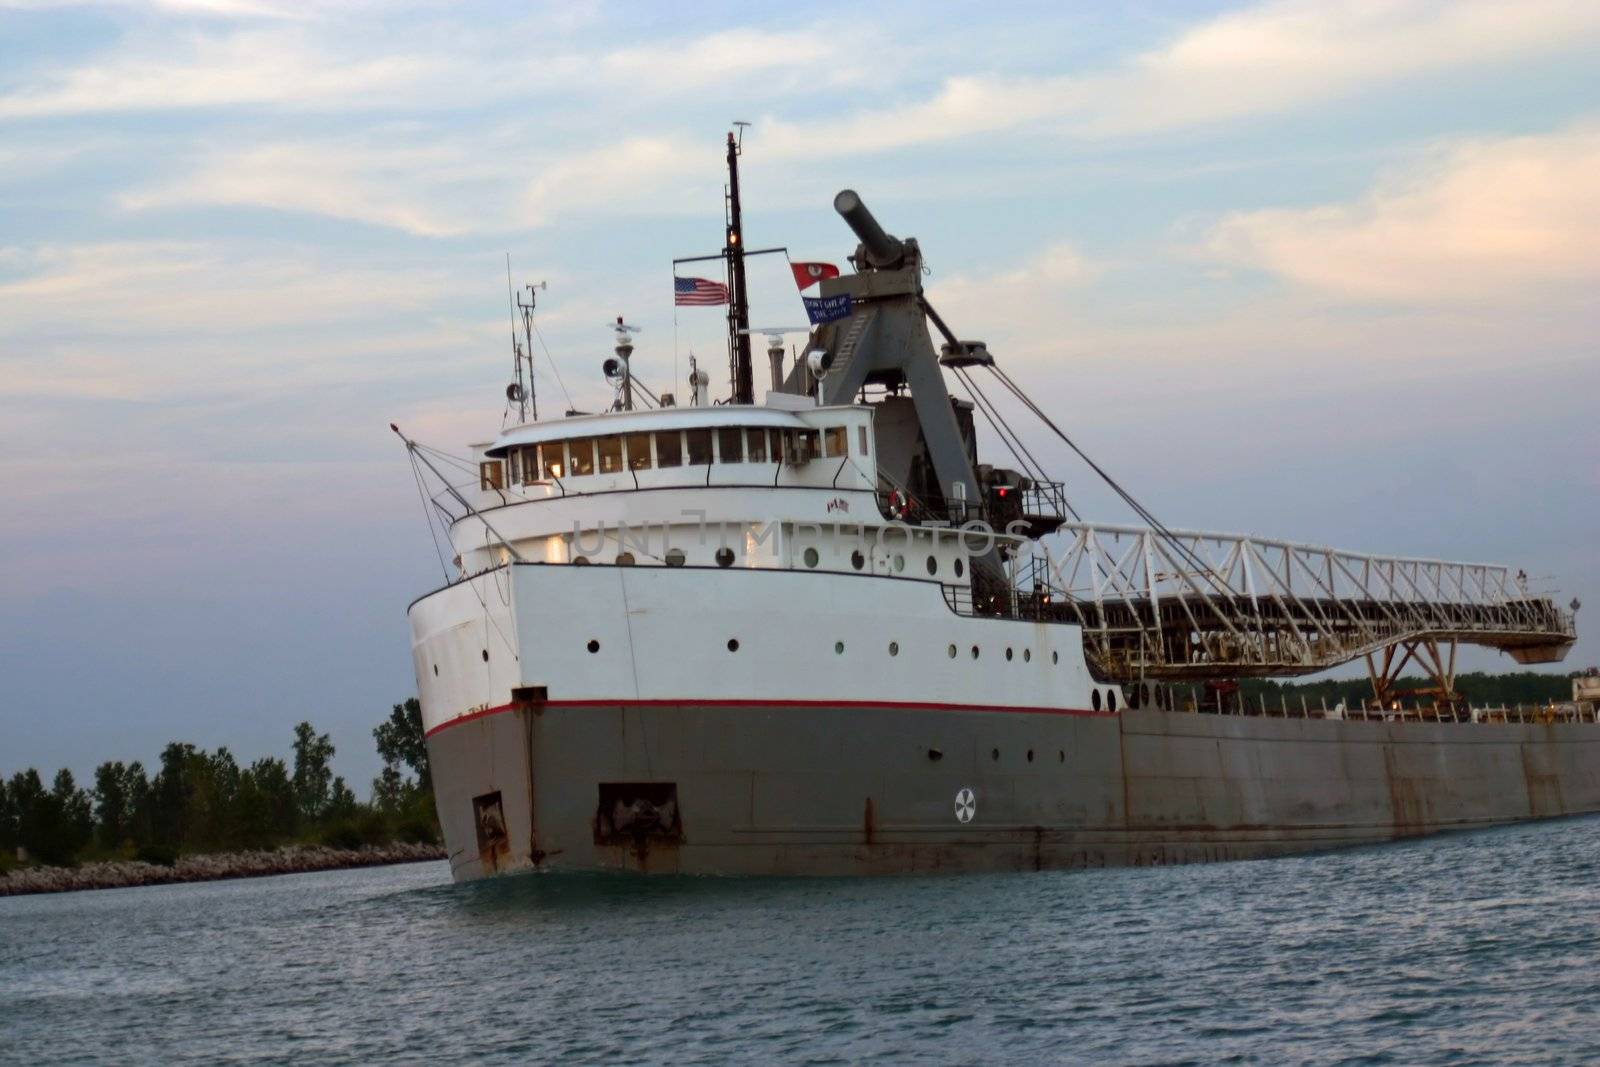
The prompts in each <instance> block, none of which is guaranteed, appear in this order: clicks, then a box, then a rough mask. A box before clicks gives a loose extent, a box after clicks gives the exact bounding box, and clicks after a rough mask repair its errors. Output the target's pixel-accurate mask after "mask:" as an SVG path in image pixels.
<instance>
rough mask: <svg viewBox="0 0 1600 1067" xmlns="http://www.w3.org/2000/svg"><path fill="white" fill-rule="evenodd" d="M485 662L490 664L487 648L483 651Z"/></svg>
mask: <svg viewBox="0 0 1600 1067" xmlns="http://www.w3.org/2000/svg"><path fill="white" fill-rule="evenodd" d="M483 662H485V663H488V662H489V650H488V649H487V648H486V649H484V650H483Z"/></svg>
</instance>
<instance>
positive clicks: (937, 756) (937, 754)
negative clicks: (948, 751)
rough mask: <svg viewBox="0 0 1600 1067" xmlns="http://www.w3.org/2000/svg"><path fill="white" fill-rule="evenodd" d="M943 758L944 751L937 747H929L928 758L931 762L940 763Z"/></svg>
mask: <svg viewBox="0 0 1600 1067" xmlns="http://www.w3.org/2000/svg"><path fill="white" fill-rule="evenodd" d="M942 759H944V753H943V752H941V751H940V750H939V749H936V748H930V749H928V760H929V762H931V763H938V762H939V761H940V760H942Z"/></svg>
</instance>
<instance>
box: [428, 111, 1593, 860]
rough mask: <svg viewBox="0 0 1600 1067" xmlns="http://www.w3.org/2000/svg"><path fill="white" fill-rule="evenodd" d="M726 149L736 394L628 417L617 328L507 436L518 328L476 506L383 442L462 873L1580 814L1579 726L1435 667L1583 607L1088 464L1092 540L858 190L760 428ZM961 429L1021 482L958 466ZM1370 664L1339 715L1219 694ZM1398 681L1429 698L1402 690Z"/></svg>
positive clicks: (1582, 740) (969, 344)
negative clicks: (1169, 506) (1461, 651)
mask: <svg viewBox="0 0 1600 1067" xmlns="http://www.w3.org/2000/svg"><path fill="white" fill-rule="evenodd" d="M738 154H739V150H738V145H737V143H736V141H735V139H734V138H733V137H732V136H731V135H730V137H729V140H728V153H727V158H728V166H729V186H728V197H727V212H726V218H727V223H728V226H727V237H726V244H725V247H724V249H723V251H722V252H721V253H720V254H719V256H718V257H716V258H719V259H721V260H722V261H723V262H724V264H725V268H726V274H727V279H726V283H716V282H711V281H709V280H706V279H688V278H686V279H682V280H680V281H679V283H678V286H677V288H678V291H679V293H680V302H684V303H706V304H716V305H720V304H722V303H726V305H727V315H728V320H729V354H730V360H729V379H730V395H729V396H728V398H727V400H726V402H716V403H713V402H711V397H710V395H709V380H708V379H709V376H708V375H707V374H706V373H705V372H704V371H703V370H700V369H698V368H696V369H693V370H692V373H691V376H690V381H689V386H688V393H687V395H686V396H685V398H684V399H685V402H684V403H675V402H674V398H673V396H671V395H670V394H668V393H662V394H660V395H657V394H654V393H652V392H651V391H650V390H649V389H648V388H647V387H646V386H645V385H644V383H643V382H642V381H641V380H640V379H639V378H638V377H636V376H635V375H634V374H633V371H632V369H631V365H630V359H631V357H632V353H633V345H632V343H631V341H630V329H629V327H628V326H627V325H626V324H625V323H623V322H622V320H621V319H619V320H618V325H617V327H616V355H615V357H614V359H613V360H609V361H607V365H606V373H607V375H608V377H609V378H610V379H611V381H612V382H613V384H614V385H615V387H616V390H615V392H616V398H615V402H614V403H613V404H612V405H611V408H610V410H608V411H605V412H603V413H598V414H579V413H576V412H569V413H567V415H566V416H565V417H559V418H548V419H543V420H541V419H538V418H537V417H536V416H535V417H533V418H527V417H526V414H527V405H528V401H529V397H528V395H527V393H528V392H529V390H530V388H531V379H529V381H528V383H527V384H526V385H525V384H524V383H523V381H522V377H523V375H522V371H523V365H524V362H527V363H528V370H529V372H530V373H531V370H532V366H531V359H532V344H531V342H532V338H531V336H530V337H529V339H528V340H529V344H528V346H527V349H526V350H523V349H521V347H520V346H517V345H515V343H514V347H517V351H516V353H515V359H516V367H517V374H518V381H517V382H516V383H514V384H513V385H512V386H511V387H509V388H508V390H507V396H508V399H509V400H510V401H511V403H512V404H513V405H514V410H515V411H517V412H518V417H517V418H516V419H515V420H514V424H512V425H509V426H506V427H505V428H503V429H502V430H501V431H500V432H499V434H498V436H496V437H495V438H494V439H493V440H492V441H488V442H486V443H484V444H481V445H478V446H474V454H473V455H472V456H471V457H470V460H468V461H466V465H465V469H467V470H469V471H470V472H471V480H470V482H467V483H465V484H461V483H460V479H459V477H458V475H457V474H456V473H454V472H453V471H452V469H451V468H450V467H448V466H447V465H446V464H447V463H448V462H449V459H450V458H449V457H447V456H445V455H444V454H443V453H439V452H437V451H435V450H433V449H429V448H427V447H425V446H423V445H420V444H418V443H416V442H415V441H411V440H409V439H407V445H408V448H409V450H410V454H411V456H412V458H413V461H414V463H415V464H416V465H417V469H418V473H419V475H421V476H424V477H430V476H432V475H437V476H438V477H439V478H440V479H441V481H442V482H443V483H445V484H444V485H443V487H442V488H441V489H440V491H439V492H438V493H436V494H434V496H433V498H432V503H431V506H433V507H435V508H437V509H438V512H439V515H440V516H441V525H443V526H444V527H445V529H446V531H447V533H448V537H449V542H450V545H451V547H452V550H453V554H454V556H455V560H454V566H455V568H456V569H457V573H456V574H455V575H454V576H453V577H452V579H451V580H450V581H449V583H448V584H447V585H445V586H444V587H443V588H441V589H438V590H436V591H434V592H432V593H429V594H427V595H426V596H423V597H422V598H421V599H419V600H417V601H416V602H415V603H413V604H412V605H411V608H410V621H411V630H412V648H413V655H414V659H415V666H416V675H417V685H418V690H419V695H420V699H421V703H422V710H423V721H424V727H425V730H426V733H427V746H428V754H429V759H430V763H431V767H432V775H433V783H434V790H435V794H436V798H437V803H438V814H439V819H440V822H441V824H442V827H443V831H444V835H445V841H446V845H447V847H448V850H449V854H450V865H451V870H452V872H453V874H454V876H455V877H456V878H457V879H472V878H478V877H481V876H484V875H488V874H491V873H495V872H504V871H512V870H522V869H573V870H627V871H639V872H648V873H695V874H724V875H797V874H825V875H848V874H879V873H884V874H887V873H902V872H920V871H991V870H1014V869H1044V868H1067V867H1100V866H1109V865H1126V864H1168V863H1188V862H1198V861H1212V860H1225V859H1239V858H1249V857H1262V856H1271V855H1279V854H1286V853H1291V852H1298V851H1305V850H1311V849H1324V848H1330V847H1335V846H1342V845H1350V844H1356V843H1362V842H1373V841H1382V840H1388V839H1393V838H1399V837H1406V836H1412V835H1418V834H1425V833H1430V832H1434V831H1441V830H1451V829H1461V828H1470V827H1482V826H1488V825H1493V824H1499V823H1508V822H1513V821H1517V820H1523V819H1534V818H1543V817H1550V816H1559V815H1568V814H1574V813H1582V812H1594V811H1597V810H1600V758H1597V757H1600V723H1597V722H1596V713H1595V705H1594V704H1593V703H1592V702H1578V701H1575V702H1574V703H1572V704H1570V705H1559V706H1551V707H1547V708H1543V709H1540V710H1538V711H1534V712H1527V711H1513V710H1510V709H1498V710H1495V709H1483V708H1473V707H1471V706H1469V705H1468V704H1467V702H1466V701H1464V700H1463V699H1462V698H1461V696H1460V695H1459V694H1458V693H1457V692H1456V691H1455V687H1454V664H1455V648H1456V647H1457V645H1458V644H1459V643H1470V644H1476V645H1481V646H1487V647H1491V648H1497V649H1500V650H1502V651H1504V652H1507V653H1509V654H1510V655H1512V656H1513V657H1515V658H1516V660H1517V661H1518V662H1521V663H1538V662H1554V661H1558V660H1560V659H1562V658H1563V657H1564V656H1565V655H1566V653H1567V651H1568V649H1569V648H1570V647H1571V645H1572V643H1573V640H1574V615H1575V613H1576V609H1577V605H1576V603H1575V602H1574V604H1573V605H1572V611H1571V612H1568V611H1567V610H1565V609H1563V608H1561V607H1560V606H1558V604H1557V603H1556V602H1555V601H1554V600H1553V599H1552V598H1551V597H1549V596H1544V595H1535V594H1533V593H1530V592H1529V591H1528V589H1527V580H1526V578H1525V576H1524V575H1523V574H1522V573H1521V572H1514V571H1512V570H1511V569H1509V568H1507V567H1501V566H1492V565H1483V564H1461V563H1450V562H1445V561H1437V560H1423V559H1404V558H1383V557H1374V556H1366V555H1360V554H1354V553H1345V552H1337V551H1334V550H1331V549H1325V548H1319V547H1315V546H1309V545H1300V544H1292V543H1288V542H1273V541H1263V540H1260V539H1255V538H1248V537H1239V536H1233V535H1224V534H1210V533H1197V532H1192V531H1183V530H1174V529H1171V528H1169V527H1167V526H1165V525H1162V524H1161V523H1159V522H1158V521H1156V520H1155V518H1154V516H1152V515H1151V514H1150V513H1149V511H1148V510H1147V509H1145V508H1144V507H1143V506H1141V505H1140V504H1139V503H1138V502H1137V501H1136V500H1135V499H1134V498H1133V497H1132V496H1131V495H1130V494H1128V493H1127V492H1126V491H1125V490H1123V489H1122V487H1120V486H1118V485H1117V484H1116V483H1115V482H1114V481H1111V479H1110V478H1109V476H1106V477H1107V481H1108V482H1110V484H1111V485H1112V486H1113V488H1115V489H1116V490H1117V492H1118V493H1119V495H1121V497H1122V498H1123V499H1124V500H1125V501H1126V502H1127V503H1128V504H1129V505H1130V506H1131V507H1132V508H1133V510H1134V511H1135V513H1136V514H1138V515H1139V516H1140V517H1141V520H1142V523H1143V524H1142V525H1139V526H1105V525H1098V524H1094V523H1090V522H1086V521H1083V520H1082V519H1081V518H1080V517H1079V516H1077V515H1076V514H1075V513H1074V512H1073V511H1072V509H1071V507H1070V504H1069V502H1068V500H1067V498H1066V495H1065V493H1064V491H1063V489H1062V486H1061V484H1060V483H1057V482H1054V481H1051V480H1050V479H1049V478H1047V477H1046V476H1045V475H1044V472H1043V471H1042V470H1040V469H1039V467H1038V465H1037V464H1036V463H1035V462H1034V460H1033V456H1032V454H1031V453H1030V452H1029V451H1028V449H1027V447H1026V444H1025V443H1024V441H1023V440H1022V439H1021V437H1020V436H1019V435H1017V433H1016V431H1014V430H1013V429H1012V428H1011V427H1010V426H1008V425H1007V424H1006V423H1005V421H1004V420H1003V419H1002V418H1001V411H1000V408H999V407H998V406H997V405H996V404H995V403H994V401H993V400H992V399H991V398H990V396H989V394H988V393H986V392H985V391H984V387H985V386H986V385H987V386H988V387H989V388H990V389H992V390H996V389H997V391H998V395H1001V396H1004V397H1006V398H1009V402H1015V403H1020V404H1021V405H1022V406H1023V407H1025V408H1026V409H1028V410H1029V411H1031V412H1033V413H1034V414H1036V415H1038V416H1039V417H1040V418H1041V419H1042V420H1043V423H1044V426H1045V427H1046V429H1047V431H1048V432H1049V433H1051V434H1053V435H1056V436H1057V437H1058V438H1059V439H1060V440H1061V441H1063V442H1065V444H1066V445H1068V446H1071V447H1072V448H1073V449H1074V451H1076V450H1077V449H1076V445H1074V444H1073V443H1072V441H1071V439H1070V438H1069V437H1068V436H1067V435H1066V434H1065V433H1064V432H1063V431H1062V430H1061V429H1060V428H1059V427H1058V426H1057V425H1056V424H1055V423H1054V422H1053V421H1051V420H1050V419H1049V417H1048V416H1046V415H1045V414H1044V412H1043V411H1042V410H1040V409H1039V408H1038V407H1037V405H1035V404H1034V403H1033V402H1032V401H1031V400H1030V399H1028V397H1027V395H1026V393H1025V392H1024V391H1023V390H1022V389H1021V388H1020V386H1018V385H1017V384H1016V382H1015V381H1014V380H1013V379H1012V378H1011V377H1010V376H1009V375H1007V374H1006V373H1005V371H1004V370H1003V368H1002V367H1001V366H1000V365H999V364H998V363H997V362H996V359H995V357H994V356H993V355H992V354H991V353H990V352H989V350H988V349H987V347H986V346H985V345H984V344H983V343H982V342H978V341H970V340H962V339H960V338H959V337H958V336H957V335H956V334H955V333H953V332H952V331H951V329H950V328H949V327H948V326H947V325H946V323H945V322H944V320H943V319H941V318H940V317H939V315H938V314H937V313H936V312H935V310H934V308H933V307H932V305H931V304H930V302H929V298H928V295H927V293H925V292H924V289H923V284H922V281H923V270H922V258H921V253H920V250H919V248H918V246H917V242H916V241H915V240H914V239H909V238H908V239H904V240H901V239H898V238H896V237H893V236H891V235H889V234H888V233H886V232H885V231H884V230H883V229H882V227H881V226H879V224H878V223H877V222H876V221H875V220H874V218H873V216H872V215H871V214H870V213H869V212H868V210H867V208H866V207H865V206H864V204H863V203H862V201H861V199H860V198H859V197H857V196H856V194H854V193H853V192H850V191H848V190H847V191H845V192H842V193H840V194H839V195H838V197H837V198H836V199H835V201H834V206H835V208H836V209H837V211H838V213H839V215H840V216H841V217H842V218H843V220H844V221H845V222H846V223H848V225H849V226H850V228H851V229H852V230H853V231H854V233H855V235H856V237H857V239H858V241H859V245H858V247H857V248H856V249H855V252H854V254H853V255H852V256H851V257H850V260H849V262H850V264H851V266H852V267H853V270H851V271H847V272H843V273H838V272H837V271H835V270H833V269H831V268H826V267H825V265H796V275H797V280H799V281H800V283H801V285H802V287H803V288H808V287H809V281H810V279H807V278H806V277H805V275H804V271H807V270H809V271H810V272H811V275H812V276H813V278H816V279H820V280H819V281H818V285H819V295H817V296H815V297H812V298H809V299H808V300H807V301H806V303H807V306H808V310H809V312H810V314H811V318H812V320H813V323H814V325H813V328H811V329H810V330H809V332H808V335H807V337H806V339H805V342H804V344H803V346H800V347H799V348H798V349H797V350H796V351H795V353H793V358H792V359H791V358H790V354H788V353H786V351H785V347H784V340H783V336H782V333H781V331H775V332H774V334H773V336H772V338H771V344H770V349H769V353H768V354H769V363H770V366H769V368H766V369H767V370H769V371H770V376H771V383H770V384H771V388H770V390H766V391H765V395H764V397H763V398H762V399H761V401H760V402H758V401H757V399H756V396H755V388H754V385H755V377H756V375H755V372H754V368H753V366H752V359H751V336H752V331H751V329H750V327H749V322H748V312H747V307H748V303H747V294H746V283H745V272H744V257H745V256H746V255H747V254H751V255H753V254H756V253H754V252H749V253H747V252H746V250H745V249H744V245H743V233H742V223H741V216H740V205H739V189H738ZM705 258H710V257H705ZM686 262H687V261H686ZM930 326H931V327H932V332H930ZM754 332H755V333H757V334H759V333H761V332H762V331H761V330H759V329H758V330H756V331H754ZM935 334H936V335H937V337H938V338H939V339H940V344H939V347H938V348H935V344H934V335H935ZM951 382H954V383H955V384H956V385H958V386H960V387H961V389H962V390H963V392H964V394H965V395H964V396H962V397H958V396H953V395H952V393H951V391H950V388H949V383H951ZM978 419H982V420H984V421H985V422H989V423H991V424H992V425H993V427H994V429H995V436H996V437H997V438H998V439H999V440H1000V441H1001V442H1003V443H1005V444H1006V445H1007V446H1008V449H1009V450H1010V452H1011V453H1012V455H1013V457H1014V460H1013V461H1012V462H1013V463H1014V465H1011V466H1006V465H999V464H995V463H992V462H986V461H984V460H983V459H981V458H980V456H979V454H978V450H977V435H976V421H977V420H978ZM397 432H398V431H397ZM402 436H404V435H402ZM1080 454H1081V453H1080ZM1087 458H1088V457H1085V459H1087ZM1090 466H1091V468H1092V469H1094V470H1095V471H1096V472H1097V473H1100V474H1102V475H1103V472H1102V471H1101V469H1100V468H1099V467H1098V466H1097V465H1094V464H1093V462H1092V461H1090ZM1363 657H1364V658H1365V660H1366V663H1367V665H1368V667H1369V669H1370V672H1371V676H1372V681H1373V687H1374V695H1373V699H1372V700H1371V701H1370V702H1366V703H1365V704H1364V705H1363V706H1362V707H1360V708H1345V707H1343V706H1340V707H1335V708H1327V707H1324V706H1317V707H1309V706H1307V705H1305V704H1304V703H1300V704H1299V705H1298V706H1294V707H1290V706H1288V705H1287V703H1285V702H1280V703H1279V705H1278V706H1277V707H1269V706H1267V705H1266V704H1265V703H1263V702H1260V701H1257V702H1255V703H1251V702H1249V701H1246V700H1244V699H1242V698H1241V696H1240V695H1239V693H1238V691H1237V685H1236V682H1237V680H1238V679H1240V678H1244V677H1262V676H1288V675H1299V674H1308V673H1312V672H1315V671H1321V670H1325V669H1327V668H1329V667H1331V666H1334V665H1337V664H1339V663H1343V662H1347V661H1351V660H1356V659H1361V658H1363ZM1412 663H1416V664H1421V665H1422V666H1424V667H1425V668H1426V669H1427V671H1428V672H1429V673H1430V674H1431V675H1432V677H1433V680H1434V683H1435V684H1434V686H1433V688H1432V689H1431V690H1428V691H1427V692H1426V696H1425V699H1424V700H1423V702H1422V703H1418V702H1417V695H1416V693H1415V692H1414V691H1407V692H1406V693H1405V694H1404V695H1402V694H1401V693H1399V692H1398V691H1397V690H1396V688H1395V686H1394V681H1395V679H1396V678H1397V676H1398V675H1399V673H1400V671H1401V670H1403V669H1404V668H1405V667H1406V666H1407V665H1408V664H1412Z"/></svg>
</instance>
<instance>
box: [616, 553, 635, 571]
mask: <svg viewBox="0 0 1600 1067" xmlns="http://www.w3.org/2000/svg"><path fill="white" fill-rule="evenodd" d="M617 566H619V567H631V566H633V553H632V552H618V553H617Z"/></svg>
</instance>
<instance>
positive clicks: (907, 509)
mask: <svg viewBox="0 0 1600 1067" xmlns="http://www.w3.org/2000/svg"><path fill="white" fill-rule="evenodd" d="M889 514H890V515H891V516H893V517H894V518H897V519H903V518H905V517H906V516H907V515H909V514H911V501H910V500H908V499H906V495H905V494H904V493H902V492H901V491H900V490H898V489H895V490H892V491H891V492H890V493H889Z"/></svg>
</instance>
